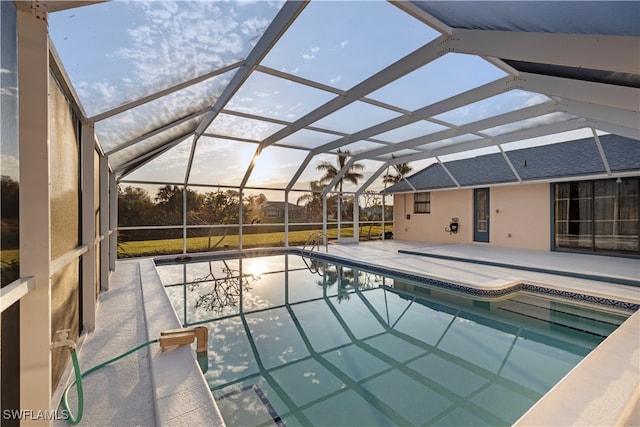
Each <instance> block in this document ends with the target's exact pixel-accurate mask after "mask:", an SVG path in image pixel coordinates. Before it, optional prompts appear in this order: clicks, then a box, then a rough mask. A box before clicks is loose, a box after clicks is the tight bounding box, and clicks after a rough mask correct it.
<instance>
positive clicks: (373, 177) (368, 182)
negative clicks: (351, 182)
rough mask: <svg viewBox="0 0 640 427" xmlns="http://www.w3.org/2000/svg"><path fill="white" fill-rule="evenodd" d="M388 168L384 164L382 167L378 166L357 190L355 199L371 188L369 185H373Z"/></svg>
mask: <svg viewBox="0 0 640 427" xmlns="http://www.w3.org/2000/svg"><path fill="white" fill-rule="evenodd" d="M388 167H389V163H384V164H383V165H382V166H380V167H379V168H378V169H377V170H376V171H375V172H374V173H373V174H372V175H371V176H370V177H369V179H367V180H366V181H365V182H364V183H363V184H362V185H361V186H360V188H358V190H357V191H356V193H355V197H356V199H357V198H358V197H359V196H360V195H361V194H362V193H364V192H365V191H366V190H367V188H369V187H370V186H371V184H373V183H374V182H375V180H376V179H378V177H379V176H380V174H381V173H382V172H384V170H385V169H387V168H388Z"/></svg>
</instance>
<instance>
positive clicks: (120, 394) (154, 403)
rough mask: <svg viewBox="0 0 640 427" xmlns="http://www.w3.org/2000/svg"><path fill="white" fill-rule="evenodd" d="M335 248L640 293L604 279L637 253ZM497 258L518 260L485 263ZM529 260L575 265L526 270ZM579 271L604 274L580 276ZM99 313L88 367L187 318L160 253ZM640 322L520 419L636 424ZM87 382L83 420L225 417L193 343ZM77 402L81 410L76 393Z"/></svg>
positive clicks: (625, 296) (483, 283) (632, 297)
mask: <svg viewBox="0 0 640 427" xmlns="http://www.w3.org/2000/svg"><path fill="white" fill-rule="evenodd" d="M399 251H413V252H416V253H418V252H419V253H421V254H420V255H411V254H405V253H400V252H399ZM328 252H329V254H330V255H332V256H335V257H336V258H343V259H349V260H352V261H360V262H364V263H369V264H373V265H377V266H382V267H388V268H393V269H395V270H398V271H403V272H408V273H413V274H419V275H425V276H429V277H433V278H438V279H446V280H447V281H449V282H453V283H458V284H466V285H470V286H474V287H479V288H486V289H490V288H500V287H503V286H506V285H509V284H512V283H514V282H518V281H528V282H535V283H539V284H544V285H546V286H550V287H557V288H559V289H563V290H570V291H580V292H583V293H588V294H590V295H596V296H607V297H611V298H615V299H619V300H624V301H628V302H634V303H640V288H639V287H637V286H629V285H621V284H612V283H607V282H605V280H606V277H615V278H618V279H621V280H627V281H629V282H633V281H636V282H637V281H638V279H640V274H639V267H638V262H637V260H636V259H629V258H612V257H603V256H595V255H577V254H563V253H550V252H542V251H529V250H514V249H510V248H500V247H488V246H483V245H425V244H424V243H415V242H407V241H395V240H387V241H376V242H368V243H360V244H349V245H329V246H328ZM424 255H430V256H424ZM444 257H447V258H449V259H444ZM454 258H455V260H454ZM464 259H466V260H468V261H470V262H465V261H462V260H464ZM496 261H499V262H501V263H503V264H513V265H516V266H518V268H507V267H498V266H490V265H486V266H480V265H478V264H477V263H478V262H496ZM526 267H530V268H538V269H539V268H545V269H548V270H557V271H558V272H559V273H562V274H567V273H568V274H569V275H558V274H550V273H541V272H535V271H527V270H526V269H524V268H526ZM575 273H583V274H589V275H592V276H600V277H602V278H603V280H601V281H600V280H586V279H584V278H580V277H571V275H572V274H574V276H575ZM141 306H142V307H144V309H140V307H141ZM114 313H117V315H115V314H114ZM114 319H116V320H117V322H118V323H117V325H114V323H113V322H114ZM96 322H97V325H98V326H100V325H102V327H97V328H96V330H95V331H94V332H91V333H88V334H85V335H84V337H83V339H82V346H81V350H80V353H79V354H80V365H81V368H82V369H83V370H86V369H87V368H89V367H92V366H94V365H96V364H97V363H99V362H102V361H104V360H107V359H109V358H111V357H114V356H116V355H118V354H121V353H123V352H124V351H127V350H129V349H131V348H133V347H135V346H136V345H138V344H141V343H143V342H145V341H147V340H150V339H154V338H156V337H157V336H158V335H159V333H160V331H161V330H164V329H168V328H176V327H179V326H180V324H179V321H178V318H177V316H176V315H175V313H174V312H173V309H172V307H171V304H170V303H169V301H168V299H167V297H166V294H165V293H164V289H163V288H162V284H161V283H160V280H159V277H158V275H157V273H156V272H155V267H154V265H153V260H152V259H151V258H143V259H135V260H126V261H125V260H123V261H118V263H117V268H116V271H115V273H114V274H113V275H112V277H111V288H110V290H109V291H108V292H104V293H103V294H102V295H101V296H100V299H99V306H98V310H97V320H96ZM639 326H640V317H639V314H638V313H636V314H635V315H634V316H633V317H632V318H630V319H629V320H628V321H627V322H626V323H625V324H624V325H623V326H621V327H620V328H619V329H618V330H617V331H616V332H615V333H614V334H612V335H611V336H610V337H609V338H608V339H607V340H606V341H605V342H603V343H602V344H601V346H600V347H598V348H597V349H596V350H595V351H594V352H592V353H591V354H590V355H589V356H588V357H587V358H585V359H584V360H583V362H582V363H581V364H580V365H578V367H576V368H575V369H574V371H572V372H571V374H570V375H569V376H568V377H567V378H565V380H563V382H561V383H560V384H559V385H558V386H556V387H555V388H554V389H553V390H552V391H551V392H550V394H548V395H547V396H546V397H545V398H543V399H542V400H541V401H540V403H539V404H538V405H544V407H543V409H540V410H539V411H538V410H536V409H535V408H536V407H534V409H533V410H532V411H530V413H528V415H525V417H524V418H523V419H522V420H521V424H520V425H541V423H542V424H544V425H554V424H555V425H565V424H567V422H570V423H573V424H580V425H582V424H591V425H614V424H615V425H637V408H635V407H634V406H633V405H634V402H636V403H637V396H636V395H635V394H634V393H636V389H637V378H638V376H639V375H640V364H639V363H638V360H640V358H639V357H638V352H639V351H640V345H639V343H640V338H639V336H638V331H639V330H640V327H639ZM594 364H595V366H597V368H596V369H595V370H594V368H593V366H594ZM84 387H85V398H86V401H85V415H84V419H83V424H84V423H86V424H87V425H125V424H126V425H133V424H136V425H146V424H156V425H167V424H180V425H183V424H189V425H204V424H206V425H224V421H223V420H222V418H221V417H220V414H219V412H218V411H217V408H216V406H215V404H214V402H213V399H212V397H211V394H210V393H209V391H208V386H207V385H206V382H205V380H204V378H203V376H202V374H201V373H200V371H199V369H198V365H197V363H196V360H195V357H194V352H193V351H192V350H191V349H190V348H186V347H185V348H179V349H177V350H174V351H171V352H166V353H162V352H160V349H159V347H158V345H157V344H153V345H151V346H150V347H147V348H145V349H143V350H140V351H138V352H136V353H135V354H133V355H131V356H129V357H127V358H125V359H123V360H122V361H119V362H117V363H115V364H114V365H112V366H109V367H107V368H104V369H103V370H102V371H98V372H96V373H95V374H92V375H90V376H88V377H87V378H86V380H85V382H84ZM576 387H577V388H576ZM567 389H568V390H569V392H567V391H566V390H567ZM71 395H72V396H73V393H71ZM71 407H72V408H74V409H72V410H75V407H76V406H75V400H74V401H73V403H72V404H71ZM634 414H635V415H634ZM634 416H635V418H633V417H634ZM634 420H635V421H634ZM634 423H635V424H634Z"/></svg>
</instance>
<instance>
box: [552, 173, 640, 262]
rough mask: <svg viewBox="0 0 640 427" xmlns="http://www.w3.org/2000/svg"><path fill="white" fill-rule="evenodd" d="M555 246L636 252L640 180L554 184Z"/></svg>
mask: <svg viewBox="0 0 640 427" xmlns="http://www.w3.org/2000/svg"><path fill="white" fill-rule="evenodd" d="M554 193H555V209H554V212H555V247H556V248H567V249H573V250H576V249H577V250H586V251H595V252H614V253H631V254H637V253H639V246H640V245H639V242H640V235H639V234H640V230H639V228H640V227H639V222H638V211H639V210H640V209H639V207H640V179H638V178H622V179H620V180H615V179H610V180H599V181H581V182H566V183H559V184H555V192H554Z"/></svg>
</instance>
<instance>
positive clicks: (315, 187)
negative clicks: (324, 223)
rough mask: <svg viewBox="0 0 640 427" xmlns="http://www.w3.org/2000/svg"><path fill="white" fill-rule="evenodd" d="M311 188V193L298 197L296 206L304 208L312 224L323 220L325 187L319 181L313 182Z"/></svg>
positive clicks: (310, 184)
mask: <svg viewBox="0 0 640 427" xmlns="http://www.w3.org/2000/svg"><path fill="white" fill-rule="evenodd" d="M309 187H310V188H311V192H310V193H305V194H303V195H302V196H300V197H298V200H296V205H298V206H300V205H302V206H304V211H305V216H306V217H307V218H308V219H310V220H311V221H310V222H319V221H320V220H321V219H322V190H323V189H324V186H323V185H322V184H320V182H319V181H311V182H310V183H309Z"/></svg>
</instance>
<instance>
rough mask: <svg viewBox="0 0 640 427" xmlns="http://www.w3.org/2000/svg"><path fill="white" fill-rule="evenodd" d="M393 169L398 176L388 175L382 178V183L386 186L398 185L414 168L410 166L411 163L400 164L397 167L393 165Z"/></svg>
mask: <svg viewBox="0 0 640 427" xmlns="http://www.w3.org/2000/svg"><path fill="white" fill-rule="evenodd" d="M393 169H394V170H395V171H396V174H395V175H394V174H390V173H387V174H385V175H384V176H383V177H382V182H384V183H385V184H396V183H398V182H400V181H401V180H402V178H404V177H405V176H407V175H408V174H409V173H410V172H411V171H412V170H413V168H412V167H411V166H409V163H407V162H405V163H398V164H397V165H393Z"/></svg>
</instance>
